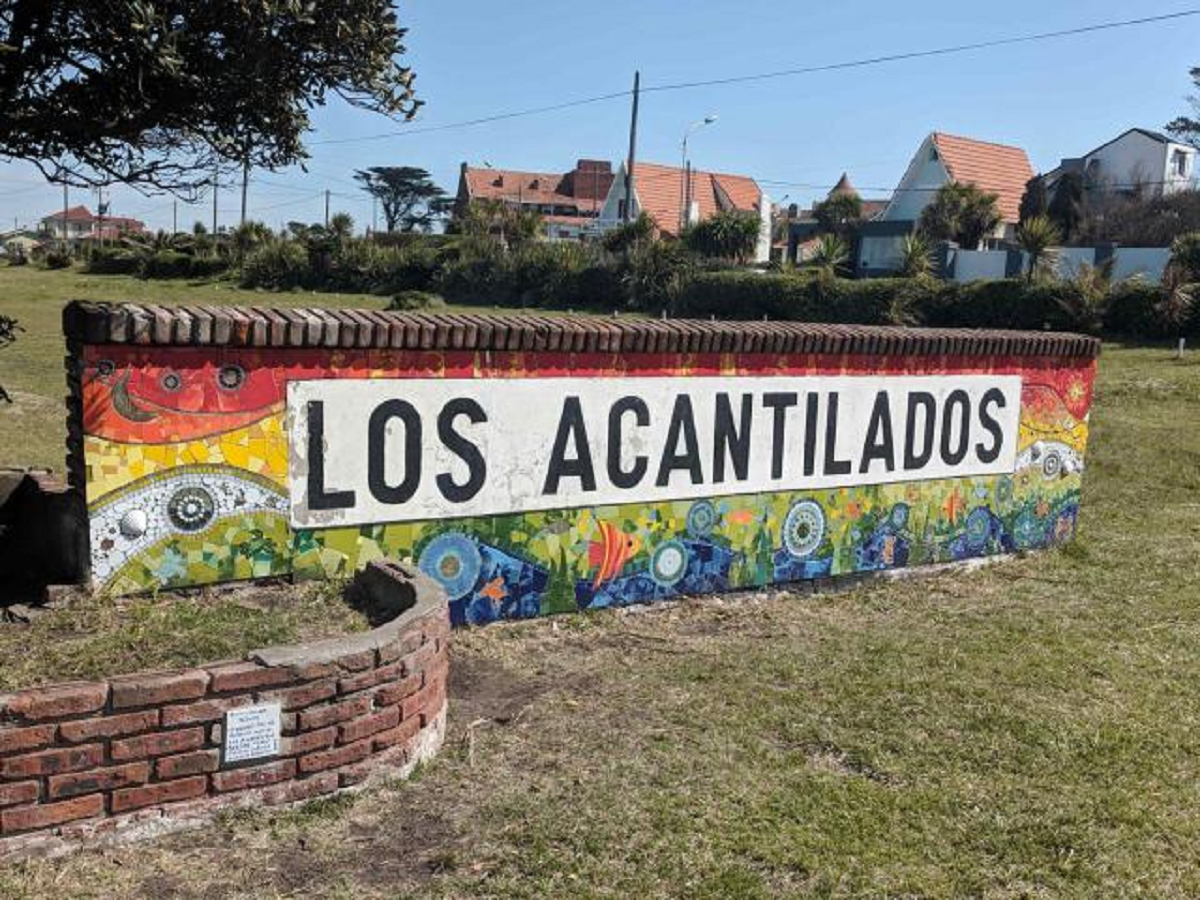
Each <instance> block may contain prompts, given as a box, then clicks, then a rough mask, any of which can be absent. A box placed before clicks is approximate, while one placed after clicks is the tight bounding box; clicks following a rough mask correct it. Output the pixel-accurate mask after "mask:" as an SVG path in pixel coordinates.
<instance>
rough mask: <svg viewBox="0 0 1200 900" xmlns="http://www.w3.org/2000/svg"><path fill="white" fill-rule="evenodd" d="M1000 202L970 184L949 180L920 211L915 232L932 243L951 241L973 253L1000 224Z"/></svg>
mask: <svg viewBox="0 0 1200 900" xmlns="http://www.w3.org/2000/svg"><path fill="white" fill-rule="evenodd" d="M999 200H1000V198H999V196H997V195H996V194H989V193H986V192H985V191H981V190H980V189H979V188H977V187H976V186H975V185H973V184H963V183H961V182H957V181H952V182H950V183H949V184H944V185H942V186H941V187H940V188H938V192H937V193H936V194H935V195H934V198H933V201H932V202H931V203H930V204H929V205H928V206H926V207H925V209H924V210H922V211H921V219H920V222H919V223H918V226H917V229H918V231H920V233H921V234H922V235H924V236H925V237H926V238H927V239H929V240H931V241H954V242H955V243H957V244H958V245H959V246H960V247H962V248H963V249H964V250H974V249H975V248H977V247H978V246H979V244H980V243H981V242H982V241H983V239H984V238H985V237H987V236H988V235H989V234H991V233H992V232H993V231H995V230H996V226H997V225H999V224H1000V221H1001V220H1000V209H999V207H998V206H997V204H998V203H999Z"/></svg>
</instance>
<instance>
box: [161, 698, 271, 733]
mask: <svg viewBox="0 0 1200 900" xmlns="http://www.w3.org/2000/svg"><path fill="white" fill-rule="evenodd" d="M249 702H250V698H249V697H223V698H220V699H217V700H200V701H197V702H196V703H184V704H180V705H179V706H167V707H164V708H163V711H162V723H163V725H165V726H170V725H195V724H196V723H198V722H215V721H217V720H218V719H221V718H224V716H225V713H226V712H228V711H229V710H231V709H233V708H235V707H238V706H245V705H246V704H248V703H249Z"/></svg>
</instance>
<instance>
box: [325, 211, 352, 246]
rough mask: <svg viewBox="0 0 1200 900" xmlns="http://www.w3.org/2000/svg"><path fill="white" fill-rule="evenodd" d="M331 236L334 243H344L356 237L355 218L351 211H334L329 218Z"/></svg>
mask: <svg viewBox="0 0 1200 900" xmlns="http://www.w3.org/2000/svg"><path fill="white" fill-rule="evenodd" d="M329 236H330V237H331V238H333V241H334V243H336V244H343V243H345V242H346V241H348V240H350V238H352V237H354V218H353V216H351V215H350V213H345V212H340V213H334V214H333V215H332V216H331V217H330V218H329Z"/></svg>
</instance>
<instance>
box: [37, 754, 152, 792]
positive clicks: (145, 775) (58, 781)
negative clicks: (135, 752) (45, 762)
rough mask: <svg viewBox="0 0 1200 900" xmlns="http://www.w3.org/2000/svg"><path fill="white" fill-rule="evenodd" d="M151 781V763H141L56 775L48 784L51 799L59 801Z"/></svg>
mask: <svg viewBox="0 0 1200 900" xmlns="http://www.w3.org/2000/svg"><path fill="white" fill-rule="evenodd" d="M149 780H150V763H146V762H139V763H130V764H129V765H125V766H112V767H111V768H107V769H89V770H88V771H86V772H76V773H74V774H73V775H55V776H53V777H52V778H50V779H49V782H48V784H49V788H50V790H49V794H50V799H52V800H57V799H59V798H60V797H78V796H79V795H80V794H94V793H98V792H100V791H112V790H116V789H117V788H123V787H129V786H130V785H131V784H144V783H145V782H147V781H149Z"/></svg>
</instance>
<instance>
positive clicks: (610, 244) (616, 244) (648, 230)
mask: <svg viewBox="0 0 1200 900" xmlns="http://www.w3.org/2000/svg"><path fill="white" fill-rule="evenodd" d="M657 234H658V226H657V225H656V224H654V219H653V218H651V216H650V214H649V213H647V212H644V211H643V212H640V213H638V215H637V218H636V219H634V220H633V221H632V222H626V223H625V224H624V225H621V226H619V227H617V228H614V229H613V230H612V231H610V232H608V234H606V235H604V240H603V242H602V243H603V246H604V249H605V250H607V251H608V252H609V253H624V252H625V251H626V250H636V249H637V248H638V247H640V246H641V245H642V244H644V243H648V242H649V241H652V240H654V239H655V237H656V236H657Z"/></svg>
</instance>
